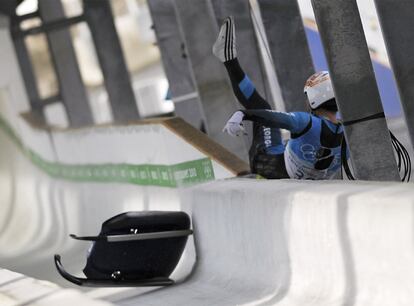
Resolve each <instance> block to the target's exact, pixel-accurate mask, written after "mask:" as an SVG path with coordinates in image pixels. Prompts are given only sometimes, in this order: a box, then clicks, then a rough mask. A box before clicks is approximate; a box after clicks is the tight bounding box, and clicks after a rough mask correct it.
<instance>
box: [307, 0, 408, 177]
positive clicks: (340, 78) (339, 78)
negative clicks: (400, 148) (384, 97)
mask: <svg viewBox="0 0 414 306" xmlns="http://www.w3.org/2000/svg"><path fill="white" fill-rule="evenodd" d="M312 4H313V7H314V10H315V17H316V21H317V23H318V28H319V32H320V34H321V38H322V41H323V44H324V47H325V53H326V55H327V60H328V65H329V68H330V69H329V70H330V72H331V78H332V82H333V85H334V89H335V95H336V99H337V103H338V107H339V110H340V113H341V116H342V120H343V122H344V126H345V134H346V139H347V143H348V146H349V149H350V157H351V161H352V165H353V167H354V171H355V175H356V178H357V179H362V180H382V181H384V180H385V181H387V180H389V181H398V180H399V179H400V178H399V174H398V169H397V164H396V161H395V158H394V152H393V149H392V145H391V139H390V135H389V132H388V127H387V123H386V121H385V117H384V110H383V107H382V105H381V99H380V96H379V92H378V87H377V84H376V82H375V76H374V71H373V68H372V64H371V59H370V56H369V51H368V47H367V43H366V41H365V36H364V32H363V29H362V24H361V20H360V17H359V12H358V6H357V4H356V1H355V0H352V1H341V0H313V1H312ZM345 29H347V30H345ZM349 29H352V30H349Z"/></svg>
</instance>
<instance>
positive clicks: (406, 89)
mask: <svg viewBox="0 0 414 306" xmlns="http://www.w3.org/2000/svg"><path fill="white" fill-rule="evenodd" d="M375 4H376V7H377V12H378V15H379V18H380V22H381V29H382V33H383V35H384V39H385V43H386V46H387V51H388V56H389V59H390V62H391V65H392V68H393V70H394V75H395V79H396V81H397V85H398V89H399V92H400V96H401V101H402V106H403V109H404V114H405V119H406V122H407V126H408V131H409V134H410V137H411V144H412V145H413V146H414V120H413V118H414V53H413V50H414V33H413V31H412V30H413V29H414V19H413V12H414V2H413V1H412V0H398V1H392V0H375Z"/></svg>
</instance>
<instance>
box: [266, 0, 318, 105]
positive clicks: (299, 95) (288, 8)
mask: <svg viewBox="0 0 414 306" xmlns="http://www.w3.org/2000/svg"><path fill="white" fill-rule="evenodd" d="M258 4H259V8H260V13H261V16H262V20H263V25H264V28H265V31H266V36H267V41H268V43H269V49H270V54H271V57H272V60H273V63H274V66H275V67H274V68H275V71H276V75H277V79H278V82H279V86H280V90H281V93H282V97H283V101H284V105H285V109H286V111H288V112H292V111H306V104H307V101H306V97H305V95H304V94H303V88H304V85H305V82H306V80H307V79H308V78H309V77H310V76H311V75H312V74H313V73H314V72H315V68H314V67H313V62H312V56H311V53H310V50H309V46H308V41H307V39H306V34H305V29H304V26H303V22H302V16H301V14H300V10H299V5H298V3H297V0H258Z"/></svg>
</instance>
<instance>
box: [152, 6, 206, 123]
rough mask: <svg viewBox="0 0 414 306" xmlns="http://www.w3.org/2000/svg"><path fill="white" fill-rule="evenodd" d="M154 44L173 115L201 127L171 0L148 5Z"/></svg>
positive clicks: (200, 109)
mask: <svg viewBox="0 0 414 306" xmlns="http://www.w3.org/2000/svg"><path fill="white" fill-rule="evenodd" d="M148 6H149V9H150V12H151V17H152V20H153V23H154V30H155V34H156V36H157V44H158V47H159V48H160V51H161V58H162V63H163V66H164V71H165V74H166V76H167V79H168V83H169V89H170V92H171V97H172V100H173V101H174V106H175V114H176V115H177V116H179V117H181V118H183V119H184V120H185V121H187V122H189V123H190V124H191V125H193V126H194V127H196V128H198V129H201V128H202V127H203V125H205V119H204V118H203V111H202V108H201V102H200V98H199V97H198V92H197V90H196V88H195V84H194V77H193V74H192V71H191V67H190V62H189V60H188V56H187V54H186V50H185V43H184V39H183V38H182V36H181V32H180V28H179V23H178V20H177V15H176V13H175V9H174V2H173V0H152V1H149V2H148Z"/></svg>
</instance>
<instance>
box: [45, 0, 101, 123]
mask: <svg viewBox="0 0 414 306" xmlns="http://www.w3.org/2000/svg"><path fill="white" fill-rule="evenodd" d="M38 5H39V14H40V17H41V19H42V21H43V22H45V23H48V22H53V21H55V20H59V19H63V18H65V12H64V10H63V6H62V3H61V1H60V0H39V4H38ZM46 36H47V40H48V44H49V49H50V53H51V57H52V60H53V64H54V67H55V71H56V75H57V79H58V81H59V89H60V95H61V97H62V102H63V104H64V106H65V108H66V111H67V116H68V119H69V123H70V125H71V126H72V127H78V126H84V125H89V124H93V118H92V112H91V109H90V106H89V101H88V97H87V93H86V89H85V86H84V84H83V81H82V77H81V74H80V71H79V65H78V62H77V59H76V55H75V50H74V48H73V44H72V38H71V36H70V33H69V29H60V30H55V31H53V32H46Z"/></svg>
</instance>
